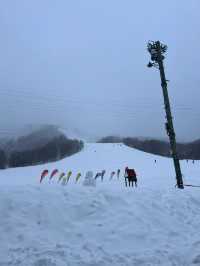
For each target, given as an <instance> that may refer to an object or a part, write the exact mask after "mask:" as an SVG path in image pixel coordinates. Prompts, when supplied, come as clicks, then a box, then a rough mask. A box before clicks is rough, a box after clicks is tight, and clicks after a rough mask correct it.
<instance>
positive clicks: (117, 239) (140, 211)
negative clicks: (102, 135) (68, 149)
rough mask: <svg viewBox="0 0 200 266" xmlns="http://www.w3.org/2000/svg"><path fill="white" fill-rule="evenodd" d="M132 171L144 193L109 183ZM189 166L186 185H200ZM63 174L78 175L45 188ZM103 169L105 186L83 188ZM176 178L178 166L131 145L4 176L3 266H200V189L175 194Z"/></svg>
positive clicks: (93, 148) (0, 196)
mask: <svg viewBox="0 0 200 266" xmlns="http://www.w3.org/2000/svg"><path fill="white" fill-rule="evenodd" d="M155 159H156V160H157V162H156V163H155V162H154V160H155ZM126 166H129V167H134V168H135V169H136V172H137V174H138V188H137V189H136V188H125V186H124V178H123V176H122V175H121V177H120V180H117V178H116V177H114V179H113V180H111V181H109V177H110V172H111V171H113V170H115V171H116V170H117V169H118V168H120V169H121V170H123V169H124V168H125V167H126ZM181 167H182V171H183V174H184V176H185V177H184V179H185V183H188V184H197V185H200V174H199V173H200V162H195V164H192V162H191V161H190V162H189V163H186V162H185V161H184V162H181ZM55 168H57V169H58V170H59V172H67V171H69V170H71V171H72V173H73V174H72V178H71V179H70V181H69V183H68V185H67V186H62V185H60V184H57V176H56V177H55V178H54V180H53V181H52V182H51V183H49V181H48V180H47V179H46V180H44V183H42V184H39V179H40V174H41V172H42V171H43V170H44V169H49V171H52V170H53V169H55ZM103 169H105V170H106V175H105V181H104V182H103V183H101V181H100V180H97V186H96V187H94V188H92V187H85V186H83V185H82V182H83V176H84V175H85V173H86V172H87V171H88V170H92V171H94V172H97V171H101V170H103ZM79 171H80V172H81V173H82V177H81V179H80V180H79V182H78V184H75V175H76V174H77V173H78V172H79ZM174 176H175V174H174V169H173V163H172V160H170V159H166V158H163V157H159V156H153V155H150V154H147V153H144V152H140V151H137V150H134V149H131V148H128V147H126V146H124V145H123V144H92V143H88V144H85V148H84V150H83V151H81V152H80V153H78V154H76V155H73V156H71V157H68V158H66V159H63V160H61V161H59V162H54V163H49V164H45V165H38V166H34V167H24V168H15V169H14V168H13V169H7V170H1V171H0V266H8V265H13V266H17V265H20V266H32V265H34V266H47V265H48V266H55V265H56V266H66V265H69V266H77V265H79V266H80V265H81V266H86V265H88V266H101V265H105V266H107V265H116V266H118V265H120V266H126V265H152V266H153V265H185V266H186V265H187V266H188V265H200V233H199V225H200V188H190V187H187V188H186V189H185V190H178V189H175V188H174V185H175V177H174Z"/></svg>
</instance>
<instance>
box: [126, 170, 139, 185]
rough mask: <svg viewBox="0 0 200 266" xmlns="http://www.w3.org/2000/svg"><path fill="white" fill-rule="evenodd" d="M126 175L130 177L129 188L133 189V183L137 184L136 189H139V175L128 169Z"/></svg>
mask: <svg viewBox="0 0 200 266" xmlns="http://www.w3.org/2000/svg"><path fill="white" fill-rule="evenodd" d="M126 175H127V177H128V185H129V187H130V186H132V187H133V183H135V187H137V175H136V172H135V170H134V169H129V168H126Z"/></svg>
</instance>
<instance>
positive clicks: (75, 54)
mask: <svg viewBox="0 0 200 266" xmlns="http://www.w3.org/2000/svg"><path fill="white" fill-rule="evenodd" d="M199 10H200V1H199V0H190V1H188V0H168V1H158V0H152V1H147V0H140V1H134V0H123V1H122V0H121V1H119V0H71V1H69V0H57V1H55V0H28V1H27V0H1V1H0V36H1V38H0V114H1V124H0V130H1V132H4V131H5V132H6V129H7V128H9V127H11V126H12V127H13V128H14V127H15V126H23V125H25V124H37V123H50V124H57V125H60V126H62V127H65V128H70V130H71V129H76V130H77V131H79V132H80V133H81V134H83V135H88V136H93V137H94V136H101V135H107V134H121V135H124V136H153V137H162V138H163V137H165V136H166V134H165V131H164V116H165V114H164V109H163V107H164V106H163V98H162V92H161V88H160V80H159V73H158V70H156V69H148V68H147V67H146V64H147V63H148V61H149V54H148V53H147V51H146V43H147V41H148V40H161V41H163V42H164V43H166V44H167V45H168V53H167V58H166V60H165V67H166V76H167V78H168V79H169V80H170V82H169V95H170V99H171V105H172V108H173V112H174V123H175V129H176V132H177V139H178V140H190V139H195V138H199V137H200V123H199V120H200V107H199V96H200V92H199V89H200V88H199V84H200V75H199V68H200V67H199V59H200V57H199V48H200V19H199Z"/></svg>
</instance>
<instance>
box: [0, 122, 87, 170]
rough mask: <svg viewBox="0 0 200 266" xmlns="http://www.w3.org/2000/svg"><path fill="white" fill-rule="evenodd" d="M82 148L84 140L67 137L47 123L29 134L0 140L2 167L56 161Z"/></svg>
mask: <svg viewBox="0 0 200 266" xmlns="http://www.w3.org/2000/svg"><path fill="white" fill-rule="evenodd" d="M82 148H83V142H82V141H79V140H75V139H74V140H72V139H69V138H67V137H66V135H65V134H64V133H63V132H62V131H61V130H60V129H59V128H57V127H56V126H51V125H45V126H41V127H40V128H37V129H35V130H34V131H33V132H29V133H28V134H27V135H24V136H21V137H18V138H12V139H5V138H4V139H2V140H0V168H1V169H3V168H7V167H18V166H26V165H34V164H38V163H44V162H50V161H55V160H59V159H62V158H64V157H65V156H69V155H72V154H74V153H76V152H78V151H80V150H81V149H82Z"/></svg>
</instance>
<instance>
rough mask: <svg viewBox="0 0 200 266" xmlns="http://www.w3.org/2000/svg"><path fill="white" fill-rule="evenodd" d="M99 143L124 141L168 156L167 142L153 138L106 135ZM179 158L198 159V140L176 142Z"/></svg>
mask: <svg viewBox="0 0 200 266" xmlns="http://www.w3.org/2000/svg"><path fill="white" fill-rule="evenodd" d="M98 142H99V143H119V142H121V143H124V144H125V145H127V146H129V147H131V148H135V149H138V150H141V151H144V152H148V153H151V154H156V155H161V156H166V157H170V156H171V153H170V145H169V142H167V141H164V140H159V139H153V138H131V137H128V138H123V137H117V136H108V137H104V138H102V139H100V140H99V141H98ZM177 151H178V154H179V158H180V159H191V160H200V140H196V141H193V142H189V143H177Z"/></svg>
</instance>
